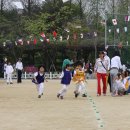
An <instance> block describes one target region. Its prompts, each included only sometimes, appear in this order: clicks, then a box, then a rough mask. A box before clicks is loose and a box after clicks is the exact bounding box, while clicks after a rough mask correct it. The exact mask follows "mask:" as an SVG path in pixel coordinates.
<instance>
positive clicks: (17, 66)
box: [16, 61, 23, 70]
mask: <svg viewBox="0 0 130 130" xmlns="http://www.w3.org/2000/svg"><path fill="white" fill-rule="evenodd" d="M16 69H18V70H22V69H23V63H22V62H19V61H18V62H17V63H16Z"/></svg>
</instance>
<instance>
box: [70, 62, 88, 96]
mask: <svg viewBox="0 0 130 130" xmlns="http://www.w3.org/2000/svg"><path fill="white" fill-rule="evenodd" d="M73 81H74V82H75V83H76V89H75V91H74V94H75V98H77V97H78V96H79V94H80V93H82V97H87V93H86V87H85V71H84V69H83V68H82V64H80V63H79V64H78V65H77V67H76V69H75V71H74V77H73Z"/></svg>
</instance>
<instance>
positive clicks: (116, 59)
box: [111, 56, 122, 69]
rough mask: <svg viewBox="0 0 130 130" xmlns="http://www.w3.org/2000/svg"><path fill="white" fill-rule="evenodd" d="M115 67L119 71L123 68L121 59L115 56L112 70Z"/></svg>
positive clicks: (112, 61)
mask: <svg viewBox="0 0 130 130" xmlns="http://www.w3.org/2000/svg"><path fill="white" fill-rule="evenodd" d="M113 67H116V68H118V69H121V68H122V65H121V60H120V57H119V56H114V57H113V58H112V59H111V68H113Z"/></svg>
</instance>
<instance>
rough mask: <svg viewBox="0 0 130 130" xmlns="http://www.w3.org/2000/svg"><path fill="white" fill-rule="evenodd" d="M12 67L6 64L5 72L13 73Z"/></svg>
mask: <svg viewBox="0 0 130 130" xmlns="http://www.w3.org/2000/svg"><path fill="white" fill-rule="evenodd" d="M13 71H14V69H13V67H12V65H7V67H6V74H11V73H13Z"/></svg>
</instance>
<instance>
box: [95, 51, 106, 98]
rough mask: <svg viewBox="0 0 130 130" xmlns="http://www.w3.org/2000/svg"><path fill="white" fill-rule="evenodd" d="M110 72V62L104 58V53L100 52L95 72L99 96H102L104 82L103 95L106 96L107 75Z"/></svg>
mask: <svg viewBox="0 0 130 130" xmlns="http://www.w3.org/2000/svg"><path fill="white" fill-rule="evenodd" d="M107 70H108V61H107V60H106V59H105V58H104V52H99V58H98V59H97V60H96V63H95V67H94V71H95V73H96V77H97V83H98V84H97V85H98V86H97V96H101V84H100V80H101V79H102V82H103V94H104V96H105V95H106V75H107Z"/></svg>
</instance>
